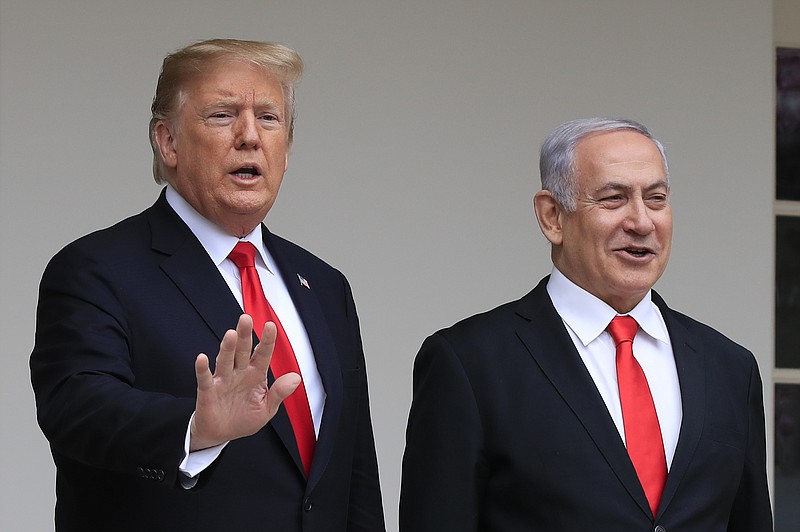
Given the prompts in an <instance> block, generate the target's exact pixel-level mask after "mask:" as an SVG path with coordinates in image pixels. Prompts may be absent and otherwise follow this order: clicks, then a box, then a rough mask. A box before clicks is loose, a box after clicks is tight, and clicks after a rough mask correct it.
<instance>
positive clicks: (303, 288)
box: [262, 226, 343, 488]
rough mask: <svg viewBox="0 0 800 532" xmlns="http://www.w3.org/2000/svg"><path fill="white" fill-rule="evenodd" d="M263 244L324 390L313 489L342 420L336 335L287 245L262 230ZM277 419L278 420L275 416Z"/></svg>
mask: <svg viewBox="0 0 800 532" xmlns="http://www.w3.org/2000/svg"><path fill="white" fill-rule="evenodd" d="M262 232H263V235H264V243H265V245H266V246H267V249H269V252H270V254H271V255H272V257H273V258H274V259H275V263H276V264H277V266H278V269H279V271H280V275H281V277H282V278H283V282H284V284H285V285H286V287H287V289H288V290H289V295H290V296H291V297H292V301H293V302H294V305H295V308H296V309H297V312H298V314H299V315H300V319H301V320H302V322H303V326H304V327H305V329H306V333H307V334H308V339H309V341H310V342H311V348H312V349H313V351H314V359H315V361H316V364H317V370H318V371H319V374H320V378H321V379H322V385H323V387H324V388H325V394H326V397H325V409H324V412H323V416H322V423H321V426H320V432H319V436H318V438H317V447H316V449H315V451H314V461H313V463H312V465H311V472H310V474H309V479H308V484H309V487H310V488H313V486H314V485H315V484H316V482H317V481H318V480H319V478H320V477H321V476H322V473H323V472H324V471H325V468H326V466H327V464H328V461H329V460H330V457H331V454H332V453H333V446H334V443H335V441H336V432H337V430H338V427H339V417H340V415H341V412H342V398H343V389H342V375H341V371H340V368H339V364H338V360H339V357H338V355H337V351H336V344H335V342H334V340H333V335H332V334H331V331H330V329H329V327H328V321H327V319H326V317H325V312H324V311H323V309H322V306H321V304H320V301H319V299H318V298H317V295H316V293H315V291H314V286H315V282H314V281H315V279H314V277H313V275H312V274H311V273H310V272H308V271H305V268H304V265H303V264H300V263H295V262H293V261H292V260H291V259H290V257H289V254H287V253H286V252H285V244H283V243H282V242H281V240H280V239H278V238H276V237H275V236H273V235H272V234H271V233H270V232H269V231H268V230H267V228H266V227H264V226H262ZM279 414H280V417H279V419H277V422H275V421H276V419H273V424H274V426H275V430H276V431H277V432H278V435H279V436H280V438H281V440H282V441H283V442H284V444H285V445H286V447H287V449H289V450H290V452H291V453H292V456H293V457H294V459H295V463H296V464H297V467H298V468H299V469H300V470H301V471H302V470H303V467H302V463H301V461H300V455H299V453H298V451H297V444H296V442H295V438H294V433H293V432H292V427H291V424H290V422H289V417H288V416H287V415H286V411H285V409H283V408H282V409H281V410H280V411H279ZM276 417H278V416H276Z"/></svg>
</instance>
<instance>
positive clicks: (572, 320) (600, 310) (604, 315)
mask: <svg viewBox="0 0 800 532" xmlns="http://www.w3.org/2000/svg"><path fill="white" fill-rule="evenodd" d="M547 293H548V294H549V295H550V299H551V300H552V301H553V306H554V307H555V309H556V312H558V315H559V316H561V319H562V320H564V322H565V323H566V324H567V325H568V326H569V327H570V329H572V330H573V331H574V332H575V334H576V335H577V337H578V338H579V339H580V341H581V343H582V344H583V345H584V346H586V345H589V343H591V342H592V341H594V340H595V339H596V338H597V337H598V336H600V334H601V333H602V332H603V331H605V330H606V327H608V324H609V323H610V322H611V320H612V319H613V318H614V316H616V315H617V311H615V310H614V309H613V308H611V307H610V306H609V305H608V304H607V303H605V302H604V301H602V300H600V299H598V298H597V297H595V296H594V295H592V294H590V293H589V292H587V291H586V290H584V289H583V288H581V287H580V286H578V285H576V284H575V283H573V282H572V281H570V280H569V279H567V277H566V276H565V275H564V274H563V273H561V272H560V271H559V270H558V268H556V267H553V271H552V272H551V274H550V280H549V281H548V283H547ZM628 314H629V315H630V316H632V317H633V318H634V319H635V320H636V321H637V323H639V327H640V329H641V330H642V331H644V332H645V333H647V334H648V335H649V336H651V337H653V338H655V339H656V340H659V341H661V342H665V343H668V342H669V335H668V334H667V328H666V326H665V325H664V319H663V318H662V316H661V312H660V311H659V310H658V307H657V306H656V305H655V303H653V301H652V298H651V292H650V291H648V292H647V294H646V295H645V296H644V297H643V298H642V300H641V301H640V302H639V303H638V304H637V305H636V306H635V307H634V308H633V310H631V311H630V312H629V313H628Z"/></svg>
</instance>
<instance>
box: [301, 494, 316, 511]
mask: <svg viewBox="0 0 800 532" xmlns="http://www.w3.org/2000/svg"><path fill="white" fill-rule="evenodd" d="M313 507H314V501H312V500H311V497H306V499H305V500H304V501H303V510H305V511H306V512H310V511H311V509H312V508H313Z"/></svg>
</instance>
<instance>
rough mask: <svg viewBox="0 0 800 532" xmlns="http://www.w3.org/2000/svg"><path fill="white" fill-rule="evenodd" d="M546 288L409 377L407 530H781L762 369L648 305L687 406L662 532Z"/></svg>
mask: <svg viewBox="0 0 800 532" xmlns="http://www.w3.org/2000/svg"><path fill="white" fill-rule="evenodd" d="M546 282H547V279H544V280H543V281H542V282H541V283H539V285H538V286H537V287H536V288H535V289H534V290H533V291H532V292H530V293H529V294H528V295H526V296H524V297H523V298H522V299H520V300H518V301H515V302H512V303H508V304H505V305H503V306H501V307H498V308H496V309H494V310H491V311H489V312H487V313H484V314H480V315H478V316H473V317H471V318H468V319H466V320H464V321H462V322H460V323H458V324H456V325H454V326H453V327H450V328H448V329H445V330H442V331H439V332H438V333H436V334H434V335H432V336H431V337H429V338H428V339H427V340H426V341H425V342H424V344H423V346H422V348H421V350H420V352H419V354H418V355H417V359H416V362H415V367H414V397H413V403H412V407H411V414H410V417H409V422H408V431H407V445H406V452H405V456H404V462H403V480H402V493H401V502H400V530H401V531H402V532H427V531H442V530H453V531H456V530H457V531H458V532H472V531H484V532H489V531H498V532H500V531H502V532H514V531H525V532H533V531H547V532H556V531H557V532H573V531H574V532H578V531H585V530H602V531H610V532H616V531H619V532H636V531H641V532H645V531H653V530H656V531H658V532H663V531H666V532H723V531H737V532H767V531H771V530H772V517H771V510H770V503H769V494H768V490H767V479H766V465H765V428H764V410H763V400H762V390H761V380H760V377H759V373H758V368H757V366H756V361H755V359H754V357H753V356H752V354H751V353H750V352H749V351H747V350H745V349H744V348H742V347H740V346H739V345H736V344H735V343H733V342H731V341H730V340H728V339H727V338H725V337H724V336H722V335H721V334H719V333H718V332H716V331H714V330H712V329H711V328H709V327H707V326H705V325H702V324H701V323H698V322H697V321H694V320H692V319H690V318H688V317H687V316H684V315H682V314H680V313H678V312H675V311H673V310H671V309H669V308H668V307H667V306H666V304H665V303H664V301H663V300H662V299H661V298H660V297H659V296H658V295H657V294H655V293H654V294H653V300H654V302H655V303H656V304H657V305H658V307H659V309H660V310H661V313H662V314H663V316H664V320H665V322H666V325H667V329H668V331H669V335H670V339H671V341H672V347H673V351H674V356H675V364H676V366H677V370H678V377H679V382H680V393H681V400H682V404H683V421H682V425H681V429H680V436H679V439H678V445H677V449H676V451H675V456H674V460H673V462H672V466H671V469H670V471H669V476H668V478H667V483H666V486H665V489H664V494H663V498H662V501H661V506H660V507H659V509H658V515H657V516H656V517H655V519H654V518H653V516H652V514H651V512H650V509H649V507H648V504H647V499H646V498H645V495H644V491H643V490H642V487H641V485H640V483H639V481H638V478H637V476H636V472H635V470H634V468H633V466H632V464H631V462H630V459H629V458H628V454H627V452H626V450H625V446H624V444H623V442H622V439H621V438H620V436H619V433H618V431H617V429H616V427H615V425H614V422H613V421H612V419H611V416H610V414H609V413H608V410H607V408H606V406H605V404H604V402H603V399H602V398H601V396H600V393H599V392H598V391H597V388H596V386H595V385H594V382H593V381H592V378H591V376H590V375H589V372H588V371H587V370H586V367H585V366H584V364H583V362H582V361H581V358H580V356H579V354H578V352H577V350H576V349H575V346H574V344H573V342H572V339H571V338H570V336H569V333H568V332H567V330H566V328H565V326H564V324H563V322H562V320H561V318H560V317H559V316H558V314H557V313H556V311H555V308H554V307H553V305H552V302H551V301H550V298H549V296H548V294H547V290H546ZM658 527H661V528H658Z"/></svg>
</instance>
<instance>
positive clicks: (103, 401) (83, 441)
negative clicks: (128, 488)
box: [30, 245, 194, 483]
mask: <svg viewBox="0 0 800 532" xmlns="http://www.w3.org/2000/svg"><path fill="white" fill-rule="evenodd" d="M125 315H126V309H125V308H124V305H123V304H122V303H121V301H120V298H119V296H118V292H117V289H116V288H115V286H114V283H113V282H112V281H111V268H110V267H109V266H108V265H107V264H104V263H103V261H102V260H100V259H98V258H97V257H95V256H93V255H92V254H90V253H86V252H84V250H83V249H82V248H80V247H79V246H74V245H73V246H68V247H67V248H65V250H63V251H62V252H60V253H59V254H57V255H56V256H55V257H54V258H53V260H52V261H51V262H50V264H49V265H48V267H47V269H46V270H45V273H44V275H43V277H42V281H41V285H40V292H39V304H38V309H37V324H36V338H35V345H34V349H33V353H32V355H31V359H30V367H31V380H32V384H33V389H34V392H35V395H36V406H37V416H38V421H39V425H40V426H41V428H42V431H43V432H44V434H45V436H46V437H47V439H48V440H49V441H50V444H51V448H52V450H53V454H54V457H55V458H56V461H57V463H58V461H59V460H61V459H69V460H73V461H75V462H78V463H81V464H84V465H88V466H91V467H94V468H98V469H104V470H111V471H115V472H117V473H122V474H128V475H136V476H142V474H143V473H142V472H143V471H145V472H146V473H145V474H147V475H156V476H158V477H162V478H156V480H161V481H167V482H173V483H174V482H175V479H176V478H177V465H178V463H179V461H180V457H181V454H182V452H183V440H184V436H185V431H186V427H187V423H188V420H189V416H190V415H191V412H192V411H193V410H194V400H193V399H189V398H184V399H177V398H176V397H174V396H172V395H169V394H164V393H157V392H154V391H144V390H141V389H137V388H135V387H134V385H135V384H136V375H135V374H134V371H133V369H132V365H133V361H132V360H133V357H134V355H133V349H134V347H135V346H133V345H131V343H132V340H131V336H130V334H129V331H128V327H127V323H126V318H125ZM188 370H189V371H191V368H188Z"/></svg>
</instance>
